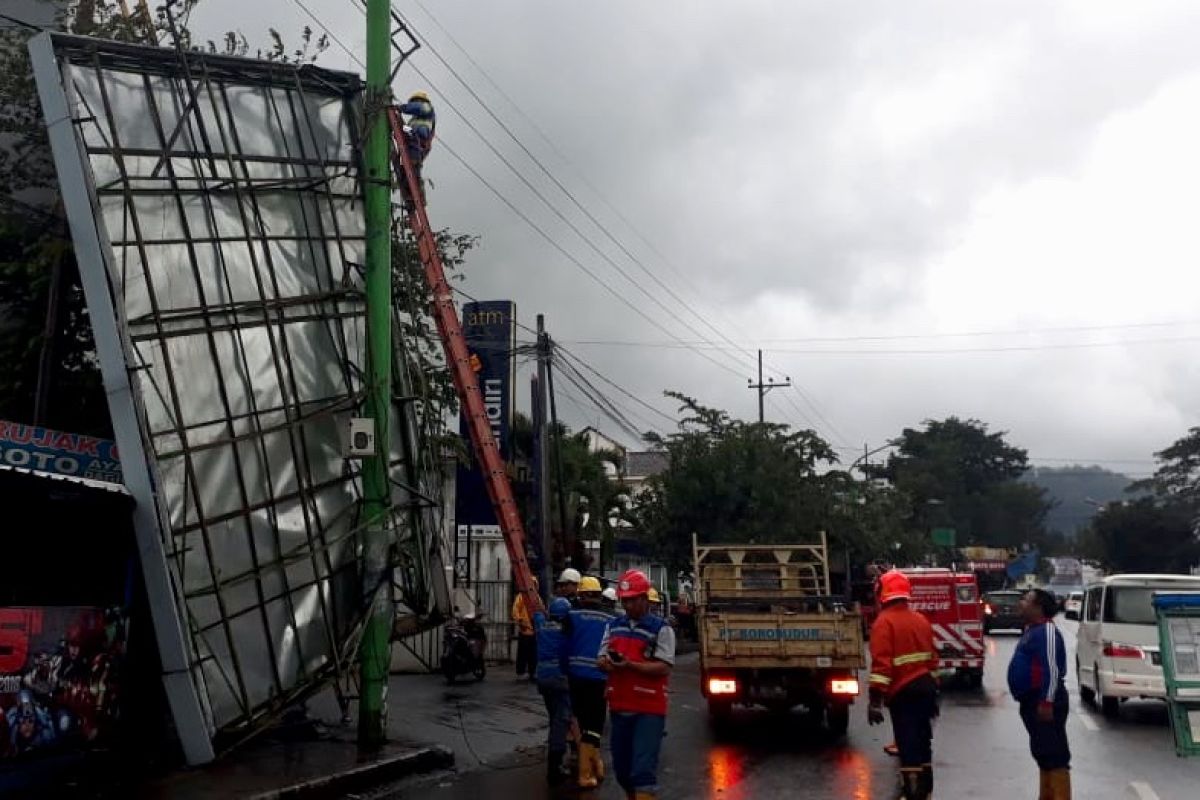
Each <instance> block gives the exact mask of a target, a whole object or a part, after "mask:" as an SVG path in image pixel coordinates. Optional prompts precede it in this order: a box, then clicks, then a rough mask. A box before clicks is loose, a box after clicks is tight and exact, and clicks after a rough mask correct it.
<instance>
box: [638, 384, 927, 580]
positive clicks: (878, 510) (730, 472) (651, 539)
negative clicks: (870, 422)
mask: <svg viewBox="0 0 1200 800" xmlns="http://www.w3.org/2000/svg"><path fill="white" fill-rule="evenodd" d="M667 396H668V397H671V398H673V399H675V400H677V401H679V403H680V412H681V414H682V419H681V421H680V423H679V430H678V431H677V432H675V433H672V434H670V435H668V436H665V437H662V436H649V437H647V438H648V440H649V441H650V443H651V444H652V445H653V446H654V447H657V448H660V449H661V450H662V451H664V452H665V453H666V455H667V459H668V467H667V469H666V471H664V472H663V473H662V474H660V475H657V476H655V477H653V478H651V479H650V481H649V482H648V486H647V488H646V490H645V491H644V492H643V493H642V494H640V495H639V497H638V498H637V500H636V501H635V503H634V506H633V508H632V513H631V517H632V519H633V520H634V522H635V525H636V528H637V530H638V531H639V532H640V534H641V535H642V536H643V537H644V540H645V541H646V543H647V545H648V546H649V547H650V549H651V551H652V552H653V553H654V555H655V556H656V557H657V558H659V559H660V560H662V561H663V562H664V563H666V564H667V565H668V566H669V567H671V568H672V569H673V570H674V569H680V568H685V567H686V566H687V565H688V564H689V563H690V561H691V541H692V539H691V537H692V534H693V533H695V534H696V535H697V537H698V538H699V539H700V541H701V542H730V543H737V542H745V543H757V544H770V543H773V542H777V543H794V542H805V541H814V540H815V539H816V538H817V537H818V535H819V534H820V533H821V532H825V533H827V534H828V535H829V540H830V545H831V550H832V557H833V558H837V557H838V556H839V555H840V554H844V553H849V555H850V557H851V559H852V560H854V561H856V562H857V561H861V560H863V559H866V558H876V557H883V556H885V555H887V554H888V553H897V552H902V553H903V554H906V555H909V554H911V553H912V551H913V549H914V547H917V548H919V546H920V545H919V543H918V542H916V541H915V539H914V537H913V536H912V534H911V532H909V531H907V530H906V529H905V528H904V527H903V525H902V524H901V516H900V515H899V514H898V513H897V512H898V511H899V509H900V508H901V507H902V506H903V503H901V502H900V497H899V495H898V493H897V492H895V490H893V489H892V488H890V487H887V486H880V485H876V484H872V483H870V482H864V481H858V480H855V479H854V478H853V477H852V476H851V475H850V474H849V473H848V472H846V471H844V470H838V469H834V466H835V465H836V463H837V457H836V455H835V454H834V451H833V448H831V447H830V446H829V444H828V443H827V442H826V441H825V440H824V439H822V438H821V437H820V436H819V435H817V434H816V433H815V432H813V431H811V430H792V429H791V428H789V427H788V426H787V425H781V424H777V423H751V422H745V421H742V420H736V419H733V418H731V417H730V416H729V415H728V414H727V413H726V412H724V411H721V410H719V409H713V408H708V407H705V406H702V405H700V404H699V403H698V402H697V401H696V400H695V399H693V398H690V397H687V396H685V395H682V394H679V393H676V392H667Z"/></svg>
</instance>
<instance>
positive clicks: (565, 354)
mask: <svg viewBox="0 0 1200 800" xmlns="http://www.w3.org/2000/svg"><path fill="white" fill-rule="evenodd" d="M553 346H554V349H555V351H556V352H557V353H558V354H559V356H560V357H562V358H564V359H566V358H570V359H572V360H574V361H575V362H576V363H577V364H578V365H579V366H582V367H583V368H584V369H586V370H587V371H589V372H591V373H592V374H593V375H595V376H596V377H597V378H599V379H600V380H602V381H604V382H605V383H607V384H608V385H609V386H611V387H612V388H614V389H616V390H617V391H618V392H620V393H621V394H623V395H625V396H626V397H628V398H629V399H630V400H633V401H634V402H635V403H637V404H638V405H640V406H642V407H643V408H645V409H648V410H649V411H652V412H653V413H655V414H657V415H658V416H660V417H662V418H663V419H665V420H666V421H667V422H669V423H671V425H676V424H678V422H679V420H677V419H676V418H675V417H672V416H671V415H670V414H667V413H666V412H664V411H660V410H659V409H657V408H655V407H654V406H652V405H650V404H649V403H647V402H646V401H645V400H643V399H642V398H640V397H638V396H637V395H635V394H634V393H633V392H631V391H629V390H628V389H626V388H625V387H623V386H620V385H618V384H617V383H616V382H615V381H613V380H612V379H610V378H608V377H606V376H605V375H603V374H602V373H601V372H600V371H599V370H597V369H596V368H595V367H593V366H592V365H591V364H589V363H587V362H586V361H584V360H583V359H582V358H580V357H579V356H577V355H575V354H574V353H572V352H571V351H570V350H568V349H566V348H565V347H563V346H561V345H560V344H559V343H558V342H553Z"/></svg>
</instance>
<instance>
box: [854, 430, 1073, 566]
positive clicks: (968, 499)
mask: <svg viewBox="0 0 1200 800" xmlns="http://www.w3.org/2000/svg"><path fill="white" fill-rule="evenodd" d="M1004 436H1005V434H1004V433H990V432H989V431H988V426H987V425H986V424H985V423H983V422H980V421H979V420H974V419H969V420H961V419H959V418H957V417H949V418H947V419H945V420H941V421H938V420H927V421H926V422H925V424H924V428H923V429H922V430H916V429H913V428H905V429H904V432H903V433H902V434H901V435H900V437H899V439H898V440H897V446H898V447H897V451H896V452H894V453H893V454H892V455H891V456H890V457H889V458H888V460H887V462H886V463H885V464H883V465H880V466H875V467H868V468H867V469H868V472H869V474H871V475H872V476H874V477H877V478H883V479H886V480H887V481H889V482H890V483H891V485H893V486H894V487H896V489H898V490H899V491H900V492H901V493H902V494H903V495H904V496H905V497H907V498H908V499H909V508H908V511H907V517H908V519H909V521H910V523H911V524H912V526H913V527H915V528H916V529H918V530H921V531H926V532H928V531H929V530H930V529H932V528H935V527H952V528H954V529H956V531H957V533H958V544H959V545H972V544H978V545H986V546H992V547H1012V546H1019V545H1022V544H1025V543H1030V544H1036V545H1039V546H1045V545H1046V544H1048V543H1049V538H1048V537H1047V535H1046V532H1045V525H1044V521H1045V516H1046V513H1047V511H1049V509H1050V508H1051V502H1050V501H1048V500H1047V499H1046V497H1045V492H1044V490H1042V489H1041V488H1039V487H1037V486H1034V485H1032V484H1028V483H1021V482H1019V481H1018V479H1019V478H1020V477H1021V475H1023V474H1024V473H1025V471H1026V470H1027V469H1028V468H1029V461H1028V457H1027V454H1026V451H1025V450H1023V449H1021V448H1019V447H1014V446H1012V445H1010V444H1009V443H1008V442H1006V441H1005V438H1004Z"/></svg>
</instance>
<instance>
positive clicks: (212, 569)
mask: <svg viewBox="0 0 1200 800" xmlns="http://www.w3.org/2000/svg"><path fill="white" fill-rule="evenodd" d="M30 53H31V56H32V60H33V65H34V73H35V76H36V78H37V83H38V91H39V95H40V98H41V102H42V108H43V113H44V115H45V118H46V120H47V127H48V131H49V135H50V141H51V147H52V150H53V155H54V161H55V165H56V168H57V171H58V176H59V182H60V185H61V188H62V194H63V200H64V205H65V208H66V212H67V217H68V222H69V224H70V228H71V234H72V238H73V240H74V243H75V253H76V258H77V260H78V262H79V267H80V273H81V277H82V281H83V284H84V291H85V294H86V297H87V301H88V310H89V313H90V315H91V321H92V327H93V333H94V336H95V341H96V348H97V355H98V357H99V361H100V366H101V371H102V375H103V378H104V385H105V390H106V393H107V395H108V403H109V408H110V414H111V416H112V420H113V426H114V432H115V435H116V440H117V443H118V446H119V448H120V452H121V456H122V458H121V461H122V466H123V468H124V475H125V483H126V486H127V488H128V489H129V491H130V493H131V494H132V495H133V497H134V499H135V501H136V503H137V506H136V509H135V511H134V526H135V532H136V535H137V542H138V549H139V555H140V558H141V563H142V565H143V572H144V575H145V580H146V584H147V589H148V594H149V598H150V602H151V611H152V619H153V623H154V631H155V636H156V638H157V641H158V649H159V654H160V658H161V661H162V669H163V681H164V686H165V688H166V693H167V698H168V702H169V704H170V708H171V712H172V715H173V718H174V727H175V730H176V732H177V735H178V736H179V739H180V742H181V744H182V746H183V751H184V755H185V758H186V759H187V761H188V762H189V763H191V764H199V763H204V762H206V761H209V760H211V759H212V758H214V757H215V754H216V753H217V752H219V751H220V750H221V749H222V748H223V747H225V746H228V745H229V744H231V743H233V742H236V741H238V740H240V739H241V738H244V737H245V736H248V735H251V734H253V733H254V731H255V730H257V729H258V728H259V727H260V726H261V724H262V722H263V721H264V720H265V719H266V718H268V717H269V716H271V715H273V714H275V713H277V712H278V711H280V710H281V709H282V708H284V707H286V706H287V705H289V704H291V703H293V702H295V701H296V700H298V699H301V698H302V697H304V696H305V695H307V694H309V693H311V692H312V691H314V690H316V689H317V688H319V687H320V686H322V685H324V683H325V682H326V681H327V680H328V679H330V678H332V677H334V676H335V675H337V674H339V673H340V672H342V671H343V670H344V669H345V668H346V666H347V665H348V664H349V663H350V662H351V661H352V657H353V654H354V649H355V647H356V640H357V636H358V633H359V632H360V626H361V622H362V615H363V612H364V610H365V609H366V608H367V606H368V604H369V602H370V598H371V597H373V596H374V594H375V593H376V592H383V591H391V590H392V587H391V585H388V586H378V587H366V588H365V589H364V588H363V587H361V586H360V583H361V578H360V572H359V571H360V570H361V563H360V562H359V559H358V557H357V552H358V548H359V546H360V544H361V541H360V539H361V533H362V526H363V520H362V519H361V496H362V494H361V489H362V482H361V468H360V464H359V463H358V462H356V461H353V460H345V459H344V449H343V447H342V446H341V445H340V444H339V442H338V436H340V435H344V428H345V425H344V423H345V422H346V421H347V420H348V419H349V417H351V416H353V415H355V413H356V412H357V409H358V408H359V407H360V406H361V404H362V400H363V373H364V371H365V370H364V366H365V365H364V361H363V359H364V358H365V355H364V347H363V346H362V344H363V337H364V332H363V326H364V316H365V308H364V302H363V286H362V278H363V276H362V263H361V262H362V258H361V256H362V249H363V244H364V241H365V232H364V231H363V228H362V209H361V190H362V187H361V181H360V178H359V173H360V151H361V139H360V131H359V130H358V127H359V125H360V124H361V113H362V109H361V101H362V82H361V81H360V80H359V78H358V77H357V76H355V75H353V74H350V73H342V72H333V71H329V70H324V69H317V68H314V67H310V66H305V67H298V66H296V65H292V64H287V63H281V62H266V61H254V60H249V59H241V58H233V57H227V56H220V55H214V54H209V53H202V52H198V51H185V50H182V49H175V50H172V49H167V48H156V47H146V46H141V45H131V44H126V43H119V42H110V41H101V40H96V39H91V38H86V37H75V36H68V35H64V34H56V33H44V34H41V35H39V36H37V37H35V38H34V39H33V40H32V41H31V43H30ZM131 114H132V115H133V117H132V118H131V116H130V115H131ZM248 123H249V124H248ZM264 129H265V130H264ZM272 132H274V134H275V135H274V136H272V135H271V133H272ZM125 139H129V141H126V140H125ZM331 154H333V155H331ZM280 209H285V210H283V211H281V210H280ZM155 228H157V231H158V233H157V234H155V232H154V231H155ZM156 281H157V283H156ZM185 298H192V299H191V300H190V301H185ZM397 313H398V314H399V313H401V312H400V310H399V309H397ZM397 350H398V352H397V354H396V357H397V359H399V360H401V362H402V363H400V364H399V365H398V367H397V368H398V379H399V383H398V386H397V395H398V396H397V397H396V398H394V399H395V402H394V404H393V411H394V413H395V411H396V409H398V410H399V415H400V417H401V419H400V420H398V424H395V425H393V426H392V430H393V435H392V437H391V439H392V441H391V442H390V443H389V444H390V447H391V452H392V454H393V456H392V458H390V459H389V475H390V476H391V482H392V484H393V486H394V487H395V490H396V491H395V492H394V494H393V498H392V507H391V510H390V513H389V526H390V529H391V530H392V531H393V535H394V540H395V541H396V543H397V548H396V551H397V552H396V561H397V562H398V563H399V564H400V565H401V574H402V576H403V578H404V580H406V581H407V582H409V583H410V584H415V585H418V588H419V589H420V591H417V592H416V593H415V595H414V596H413V597H415V599H413V598H412V597H410V598H409V599H410V602H408V606H409V607H410V608H411V609H412V611H413V612H414V614H416V615H418V616H419V615H420V614H421V613H423V612H427V611H428V610H430V608H431V607H432V608H434V609H436V608H443V607H445V605H447V604H448V599H446V598H445V597H444V595H445V592H444V591H442V592H440V593H439V592H438V591H437V589H436V588H433V587H436V586H437V584H439V583H444V580H445V577H446V576H445V574H444V571H443V570H441V568H440V561H439V559H438V552H436V550H437V545H436V544H435V543H436V542H437V540H438V539H437V535H436V531H437V528H436V513H435V512H434V510H433V509H434V508H435V507H436V505H437V500H436V499H435V498H434V497H433V495H434V493H435V492H436V491H437V489H436V485H437V484H436V482H435V481H431V480H429V478H428V476H427V475H426V471H427V469H428V464H429V463H430V462H429V459H428V458H427V457H426V454H425V453H424V452H423V451H422V452H421V453H418V452H417V451H418V450H421V449H422V448H421V442H422V441H423V434H424V429H423V428H422V427H421V426H419V425H418V424H417V422H416V419H415V413H414V408H413V407H414V404H415V403H417V402H419V401H421V399H422V398H421V397H418V396H415V395H414V389H413V384H414V380H413V375H412V374H411V373H410V372H409V365H408V363H403V362H404V361H405V354H406V352H407V351H406V349H405V347H404V343H403V342H401V343H400V345H399V347H398V348H397ZM416 382H418V383H419V381H416ZM264 386H265V387H267V388H266V389H264V388H263V387H264ZM318 389H319V390H321V391H318ZM198 395H203V396H198ZM264 398H265V399H264ZM431 487H434V488H432V489H431ZM422 529H425V533H424V534H422V533H421V530H422ZM414 545H416V546H415V547H414ZM233 553H236V557H234V556H233V555H231V554H233ZM443 588H444V587H443ZM431 596H433V597H432V598H431ZM255 619H257V622H255Z"/></svg>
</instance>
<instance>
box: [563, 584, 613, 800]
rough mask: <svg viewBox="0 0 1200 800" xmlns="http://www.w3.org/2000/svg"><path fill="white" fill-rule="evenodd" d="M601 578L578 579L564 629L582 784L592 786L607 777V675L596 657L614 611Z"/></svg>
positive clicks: (587, 787)
mask: <svg viewBox="0 0 1200 800" xmlns="http://www.w3.org/2000/svg"><path fill="white" fill-rule="evenodd" d="M601 589H602V587H601V586H600V581H599V580H597V579H596V578H594V577H593V576H591V575H585V576H583V577H582V579H581V580H580V581H579V592H578V598H579V607H578V608H575V609H572V610H571V613H570V614H568V615H567V619H566V622H565V624H564V625H563V630H564V632H565V634H566V638H567V681H568V683H569V685H570V689H571V709H572V711H573V712H574V713H575V719H576V720H577V721H578V722H579V732H580V743H579V788H581V789H590V788H592V787H594V786H596V785H598V784H599V783H600V781H602V780H604V758H603V757H602V756H601V755H600V740H601V738H602V737H603V736H604V717H605V716H606V715H607V713H608V705H607V703H606V702H605V699H604V690H605V681H606V679H607V676H606V675H605V674H604V673H603V672H602V671H601V670H600V667H599V666H598V665H597V663H596V660H597V657H598V656H599V653H600V642H601V640H603V639H604V631H605V630H606V629H607V628H608V623H609V622H611V621H612V620H613V619H614V615H613V614H612V613H610V612H609V611H607V610H606V609H605V608H604V598H603V596H602V595H601Z"/></svg>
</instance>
